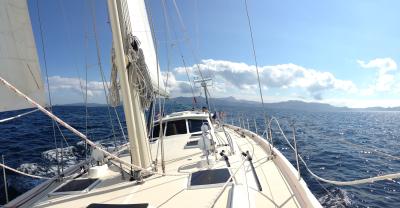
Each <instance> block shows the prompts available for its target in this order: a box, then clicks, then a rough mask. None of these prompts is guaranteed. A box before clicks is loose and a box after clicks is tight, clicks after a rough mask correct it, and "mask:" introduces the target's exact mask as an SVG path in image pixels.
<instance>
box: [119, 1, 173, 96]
mask: <svg viewBox="0 0 400 208" xmlns="http://www.w3.org/2000/svg"><path fill="white" fill-rule="evenodd" d="M121 7H122V8H121V10H122V12H121V13H120V14H121V15H122V19H123V23H122V22H121V23H122V24H125V25H123V26H122V27H121V29H122V30H125V31H122V33H123V34H122V36H123V37H124V39H125V38H127V37H126V35H128V34H132V35H133V36H135V37H136V38H137V39H138V40H139V42H140V46H139V47H140V48H141V49H142V51H143V55H144V59H145V62H146V65H147V70H148V72H149V75H150V79H151V83H152V86H153V90H154V91H155V92H156V93H160V94H162V95H166V91H165V88H164V83H163V80H162V77H161V73H160V69H159V65H158V62H157V56H156V51H155V47H154V41H153V36H152V31H151V28H150V22H149V16H148V13H147V10H146V4H145V2H144V0H129V1H121ZM124 33H125V34H124Z"/></svg>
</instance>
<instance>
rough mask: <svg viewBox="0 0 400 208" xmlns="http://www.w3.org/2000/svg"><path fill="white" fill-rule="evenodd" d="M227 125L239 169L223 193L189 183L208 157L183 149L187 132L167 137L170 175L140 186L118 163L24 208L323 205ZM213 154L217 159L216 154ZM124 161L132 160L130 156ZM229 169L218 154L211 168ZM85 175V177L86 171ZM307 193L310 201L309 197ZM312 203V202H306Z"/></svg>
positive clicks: (44, 194)
mask: <svg viewBox="0 0 400 208" xmlns="http://www.w3.org/2000/svg"><path fill="white" fill-rule="evenodd" d="M225 129H226V131H227V133H229V134H230V136H231V138H232V140H233V143H234V149H235V152H236V154H233V155H230V156H229V154H227V155H228V156H229V160H230V163H231V166H232V167H231V168H230V172H231V174H234V173H235V172H236V171H237V173H236V175H234V177H233V181H232V183H230V184H229V185H228V186H227V187H226V189H225V190H224V191H223V192H222V186H218V187H211V186H210V187H206V188H198V189H192V188H189V187H188V180H189V174H190V173H192V172H195V171H199V170H204V169H207V168H206V167H205V166H204V156H202V152H201V150H200V149H199V148H189V149H188V148H184V144H185V143H186V142H187V140H188V139H189V137H190V134H184V135H177V136H171V137H167V138H166V139H165V155H166V172H167V176H161V175H152V176H151V177H148V178H146V179H144V183H142V184H137V183H136V182H131V181H129V180H128V179H129V176H128V175H125V177H124V178H122V176H121V173H120V170H119V169H118V167H117V166H114V165H111V166H110V168H109V170H108V172H107V174H105V175H104V176H102V177H100V180H101V182H100V183H99V184H97V185H96V186H95V187H94V188H93V189H91V190H90V191H89V192H87V193H81V194H74V195H52V196H50V195H48V193H49V192H51V191H52V190H54V189H55V188H56V187H58V186H59V185H60V182H54V183H52V184H51V185H50V186H49V187H47V188H46V189H45V191H42V192H41V194H38V195H36V197H34V198H33V199H31V200H29V201H28V203H25V204H24V206H22V207H87V206H88V205H90V204H92V203H99V204H139V203H148V204H149V206H148V207H211V206H212V205H213V203H214V202H216V203H215V204H214V207H301V203H303V207H305V206H307V207H312V206H314V205H315V206H318V205H319V204H318V203H315V198H314V196H312V195H311V196H309V194H310V193H308V194H307V191H308V192H309V190H306V194H304V193H299V191H298V190H297V191H296V190H293V187H297V188H299V187H300V188H301V187H302V184H300V181H298V182H299V183H298V184H293V182H292V184H290V182H289V181H288V180H287V177H288V175H290V174H288V173H284V172H283V170H281V168H279V165H277V161H278V162H280V160H277V159H276V157H277V156H274V157H271V155H269V154H268V152H269V151H266V150H265V145H259V143H258V142H257V141H256V140H254V137H252V136H250V135H246V136H245V137H242V135H244V134H243V133H242V132H237V131H235V130H234V129H233V127H230V128H225ZM216 134H218V135H219V137H220V139H219V140H217V144H218V141H219V143H221V144H222V143H224V142H223V141H226V137H225V134H224V133H223V132H222V131H221V132H217V133H216ZM156 147H157V142H156V143H154V144H152V153H153V155H155V151H156ZM217 149H218V152H220V151H221V150H223V149H224V150H225V151H226V152H229V151H230V148H229V146H222V145H221V146H219V147H218V148H217ZM246 151H249V152H250V154H251V155H253V164H254V167H255V169H256V172H257V175H258V177H259V180H260V182H261V186H262V191H258V189H257V185H256V183H255V180H254V176H253V172H252V170H251V169H250V166H249V162H248V161H246V160H245V158H244V157H243V156H241V153H242V152H246ZM253 152H254V154H253ZM279 155H280V153H279V154H278V156H279ZM210 157H211V158H213V159H215V156H214V155H212V156H210ZM123 159H124V160H126V161H129V160H130V158H129V157H128V156H125V157H123ZM202 160H203V163H202V162H201V161H202ZM201 164H203V165H201ZM242 164H243V165H242ZM281 165H282V164H281ZM226 167H227V165H226V163H225V161H224V160H223V158H221V156H220V155H219V154H217V160H216V162H215V164H214V165H212V167H211V168H212V169H218V168H226ZM292 168H293V167H292ZM124 169H126V171H127V172H129V169H128V168H126V167H124ZM160 169H161V168H160V167H159V172H161V170H160ZM289 169H290V168H289ZM289 169H285V170H284V171H288V170H289ZM292 175H293V174H292ZM82 177H87V175H83V176H82ZM302 183H304V182H302ZM300 192H301V191H300ZM220 193H222V194H220ZM219 195H220V197H219V198H218V199H217V197H218V196H219ZM307 197H311V198H312V199H305V198H307ZM298 198H301V199H300V200H299V199H298ZM310 201H311V202H310ZM300 202H301V203H300ZM310 203H311V204H312V206H308V205H310ZM313 203H315V204H313ZM11 204H12V203H11Z"/></svg>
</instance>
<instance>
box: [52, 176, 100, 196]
mask: <svg viewBox="0 0 400 208" xmlns="http://www.w3.org/2000/svg"><path fill="white" fill-rule="evenodd" d="M99 182H100V181H99V179H98V178H84V179H74V180H70V181H68V182H66V183H64V184H62V185H61V186H59V187H58V188H57V189H56V190H54V191H53V192H51V193H50V194H49V195H59V194H80V193H84V192H88V191H89V190H90V189H92V188H93V187H94V186H95V185H97V184H98V183H99Z"/></svg>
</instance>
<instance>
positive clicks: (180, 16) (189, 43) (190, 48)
mask: <svg viewBox="0 0 400 208" xmlns="http://www.w3.org/2000/svg"><path fill="white" fill-rule="evenodd" d="M173 4H174V9H175V12H176V15H177V16H178V19H179V23H180V26H181V27H180V28H181V31H182V33H183V36H184V38H183V39H184V40H186V42H187V45H188V47H189V50H190V52H191V53H192V56H193V58H194V59H195V61H196V64H195V65H196V68H197V71H198V72H199V75H200V77H201V79H204V76H203V72H202V71H201V67H200V65H199V62H200V61H199V58H198V56H197V55H196V53H195V51H194V48H193V46H192V44H191V41H190V40H191V39H190V38H189V36H188V35H187V31H186V27H185V23H184V21H183V18H182V15H181V12H180V11H179V7H178V4H177V3H176V1H175V0H173Z"/></svg>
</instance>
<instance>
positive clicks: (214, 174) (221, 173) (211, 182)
mask: <svg viewBox="0 0 400 208" xmlns="http://www.w3.org/2000/svg"><path fill="white" fill-rule="evenodd" d="M230 177H231V173H230V172H229V170H228V169H227V168H221V169H211V170H201V171H197V172H194V173H192V174H190V179H189V189H196V188H209V187H218V186H222V185H223V184H224V183H225V182H226V181H228V179H229V178H230ZM230 181H232V179H231V180H230Z"/></svg>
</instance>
